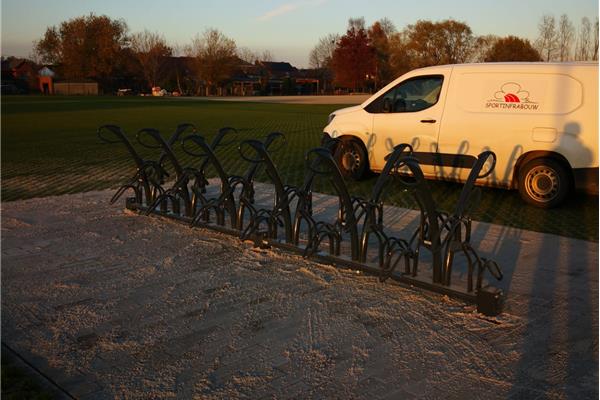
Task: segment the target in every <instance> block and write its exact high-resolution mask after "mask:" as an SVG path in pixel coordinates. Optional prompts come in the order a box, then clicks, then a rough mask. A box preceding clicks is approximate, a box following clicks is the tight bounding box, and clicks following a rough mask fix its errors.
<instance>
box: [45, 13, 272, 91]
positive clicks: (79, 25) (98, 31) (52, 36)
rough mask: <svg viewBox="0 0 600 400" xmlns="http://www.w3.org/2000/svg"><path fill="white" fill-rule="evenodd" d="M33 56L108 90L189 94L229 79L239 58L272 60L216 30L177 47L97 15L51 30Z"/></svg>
mask: <svg viewBox="0 0 600 400" xmlns="http://www.w3.org/2000/svg"><path fill="white" fill-rule="evenodd" d="M175 50H177V52H180V53H183V54H185V56H187V58H188V60H186V61H188V62H187V63H185V65H184V66H183V67H182V65H174V64H173V60H172V59H171V56H172V55H173V53H174V52H175ZM34 53H35V56H36V58H37V60H38V61H39V62H41V63H46V64H52V65H54V66H56V68H58V69H59V72H60V75H61V77H63V78H66V79H78V80H80V79H93V80H95V81H98V82H100V83H101V85H102V86H103V87H104V88H105V89H109V90H110V89H114V88H116V87H119V86H123V83H124V82H128V83H131V82H132V81H136V80H137V81H138V82H139V81H143V85H144V86H145V87H146V88H147V89H149V88H152V87H154V86H159V85H161V84H165V82H168V85H170V86H173V87H175V88H177V89H178V90H180V91H185V92H188V91H192V92H196V93H198V91H199V90H200V88H205V89H206V94H210V93H212V92H214V90H215V88H217V87H219V86H220V85H222V84H223V83H224V82H226V81H227V80H228V79H230V78H231V76H232V74H233V72H234V70H235V69H236V68H237V67H238V66H239V63H240V60H243V61H246V62H249V63H254V62H255V61H257V60H259V59H260V60H262V61H270V59H271V57H272V56H271V53H270V52H269V51H264V52H262V53H256V52H253V51H251V50H249V49H247V48H238V47H237V46H236V44H235V42H234V41H233V40H232V39H230V38H228V37H226V36H225V35H224V34H223V33H221V32H220V31H218V30H216V29H208V30H206V31H205V32H204V33H203V34H202V35H197V36H196V37H194V38H193V39H192V41H191V44H190V45H188V46H185V47H184V48H182V49H174V48H173V47H171V46H169V45H168V44H167V41H166V39H165V37H164V36H163V35H161V34H159V33H156V32H151V31H148V30H145V31H143V32H138V33H133V34H130V33H129V30H128V27H127V24H126V23H125V21H123V20H113V19H111V18H109V17H107V16H105V15H102V16H97V15H94V14H90V15H87V16H81V17H77V18H73V19H71V20H68V21H64V22H62V23H61V24H60V25H59V26H52V27H49V28H47V30H46V32H45V33H44V36H43V37H42V38H41V39H40V40H39V41H37V42H36V43H35V45H34Z"/></svg>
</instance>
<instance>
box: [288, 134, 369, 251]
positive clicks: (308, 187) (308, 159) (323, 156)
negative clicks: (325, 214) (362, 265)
mask: <svg viewBox="0 0 600 400" xmlns="http://www.w3.org/2000/svg"><path fill="white" fill-rule="evenodd" d="M332 144H333V143H332V142H330V143H329V146H331V145H332ZM305 164H306V168H307V169H308V171H307V174H306V175H305V181H304V186H303V187H302V188H301V189H299V190H298V194H299V197H298V204H297V206H296V213H295V217H294V224H293V232H292V234H293V240H294V243H295V244H298V242H299V237H300V224H301V222H302V219H305V220H307V221H308V220H312V221H314V218H313V217H312V185H313V182H314V179H315V177H316V176H317V175H325V176H327V178H328V179H329V181H330V182H331V184H332V185H333V187H334V189H335V192H336V193H337V196H338V199H339V202H340V212H339V213H338V219H337V221H336V223H335V224H325V223H321V224H320V225H317V224H318V223H317V222H316V223H314V225H315V227H316V228H317V229H316V231H315V232H312V235H310V236H309V241H308V245H307V248H310V250H308V251H309V253H310V252H315V251H317V250H318V245H319V244H320V242H321V241H322V239H323V237H324V236H323V235H325V236H328V237H329V238H330V253H332V254H334V255H335V253H336V252H338V251H339V241H341V238H342V231H346V232H348V233H349V234H350V249H351V250H350V251H351V258H352V260H354V261H357V260H358V259H359V251H360V248H359V238H358V228H357V224H356V218H355V216H354V213H353V212H348V213H346V215H345V216H344V218H343V219H342V218H341V215H342V213H341V210H342V209H343V210H353V203H352V198H351V197H350V193H349V192H348V187H347V186H346V183H345V181H344V178H343V176H342V173H341V172H340V170H339V168H338V166H337V164H336V162H335V160H334V159H333V156H332V155H331V149H330V148H325V147H317V148H314V149H311V150H309V151H308V152H307V153H306V155H305ZM309 199H311V200H310V201H309ZM334 232H337V233H336V234H335V235H334Z"/></svg>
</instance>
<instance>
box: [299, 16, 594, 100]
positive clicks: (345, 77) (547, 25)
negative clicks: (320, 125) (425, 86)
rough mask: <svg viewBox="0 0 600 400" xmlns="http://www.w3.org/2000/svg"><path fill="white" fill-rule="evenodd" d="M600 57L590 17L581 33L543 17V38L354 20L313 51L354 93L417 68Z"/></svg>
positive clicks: (319, 65) (446, 25) (455, 25)
mask: <svg viewBox="0 0 600 400" xmlns="http://www.w3.org/2000/svg"><path fill="white" fill-rule="evenodd" d="M597 59H598V19H596V23H595V26H592V24H591V22H590V21H589V19H588V18H587V17H584V18H583V19H582V21H581V26H580V27H579V29H578V30H576V29H575V28H574V26H573V24H572V23H571V22H570V20H569V18H568V17H567V16H566V15H562V16H561V17H560V19H559V21H558V23H556V21H555V19H554V17H553V16H551V15H545V16H543V17H542V19H541V21H540V23H539V38H538V39H537V40H536V41H535V42H534V43H531V42H529V40H527V39H522V38H519V37H516V36H508V37H498V36H495V35H484V36H475V35H474V34H473V32H472V30H471V28H470V27H469V26H468V25H467V24H466V23H464V22H459V21H455V20H445V21H439V22H432V21H417V22H416V23H415V24H412V25H408V26H407V27H405V28H404V29H402V30H401V31H398V30H396V28H395V27H394V24H393V23H392V22H391V21H390V20H389V19H387V18H384V19H382V20H379V21H376V22H375V23H374V24H373V25H371V26H370V27H368V28H367V27H366V26H365V21H364V19H362V18H357V19H350V20H349V23H348V29H347V31H346V33H345V34H344V35H343V36H339V35H337V34H329V35H327V36H325V37H323V38H321V39H320V40H319V42H318V43H317V45H316V46H315V47H314V48H313V50H312V51H311V53H310V65H311V67H313V68H315V69H316V70H318V71H319V74H320V76H321V78H322V79H324V80H326V81H327V80H330V81H331V82H332V84H333V85H336V86H342V87H347V88H351V89H353V90H371V89H377V88H379V87H381V86H383V85H385V84H387V83H388V82H389V81H390V80H392V79H393V78H395V77H397V76H399V75H401V74H402V73H404V72H407V71H409V70H411V69H414V68H420V67H425V66H431V65H439V64H456V63H464V62H494V61H570V60H597Z"/></svg>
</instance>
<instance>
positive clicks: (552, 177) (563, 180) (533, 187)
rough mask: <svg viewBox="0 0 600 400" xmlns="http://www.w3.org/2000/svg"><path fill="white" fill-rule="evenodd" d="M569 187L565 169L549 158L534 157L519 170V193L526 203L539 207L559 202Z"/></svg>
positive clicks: (552, 205) (564, 196)
mask: <svg viewBox="0 0 600 400" xmlns="http://www.w3.org/2000/svg"><path fill="white" fill-rule="evenodd" d="M570 189H571V182H570V179H569V174H568V172H567V169H566V168H565V167H563V165H562V164H561V163H559V162H558V161H556V160H553V159H551V158H536V159H534V160H531V161H529V162H528V163H527V164H525V165H524V166H523V168H521V169H520V171H519V193H520V194H521V197H522V198H523V200H525V202H526V203H529V204H531V205H533V206H536V207H540V208H552V207H556V206H558V205H559V204H561V203H562V202H563V201H564V200H565V198H566V197H567V195H568V194H569V191H570Z"/></svg>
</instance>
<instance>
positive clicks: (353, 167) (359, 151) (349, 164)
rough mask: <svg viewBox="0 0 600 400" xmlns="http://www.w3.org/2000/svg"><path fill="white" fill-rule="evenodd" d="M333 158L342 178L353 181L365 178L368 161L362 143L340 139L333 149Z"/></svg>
mask: <svg viewBox="0 0 600 400" xmlns="http://www.w3.org/2000/svg"><path fill="white" fill-rule="evenodd" d="M334 158H335V162H336V163H337V165H338V167H339V169H340V172H341V173H342V175H343V176H344V177H346V178H351V179H353V180H355V181H358V180H361V179H362V178H364V177H365V175H366V172H367V169H368V159H367V152H366V151H365V148H364V146H363V145H362V143H359V142H358V141H357V140H353V139H342V140H341V143H340V144H339V145H338V146H337V148H336V149H335V153H334Z"/></svg>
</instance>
